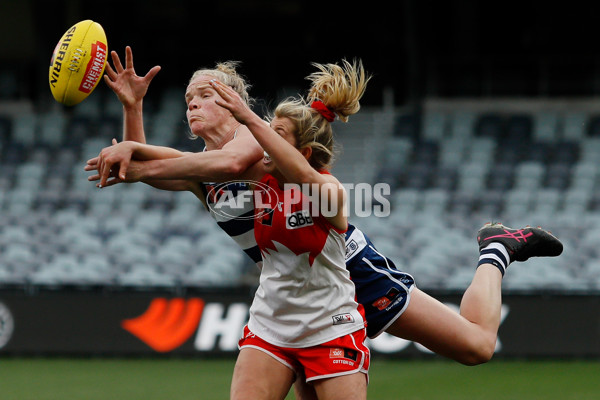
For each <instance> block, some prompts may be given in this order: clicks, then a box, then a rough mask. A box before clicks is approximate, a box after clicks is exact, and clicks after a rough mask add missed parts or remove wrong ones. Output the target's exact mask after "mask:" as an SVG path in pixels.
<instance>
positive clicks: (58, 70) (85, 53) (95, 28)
mask: <svg viewBox="0 0 600 400" xmlns="http://www.w3.org/2000/svg"><path fill="white" fill-rule="evenodd" d="M107 55H108V44H107V41H106V34H105V32H104V29H103V28H102V26H101V25H100V24H99V23H97V22H94V21H92V20H85V21H81V22H78V23H76V24H75V25H73V26H72V27H71V28H69V30H67V31H66V32H65V34H64V35H63V36H62V37H61V39H60V41H59V42H58V44H57V45H56V47H55V49H54V52H53V53H52V59H51V61H50V71H49V82H50V91H51V92H52V95H53V96H54V99H56V101H58V102H59V103H62V104H64V105H66V106H73V105H76V104H78V103H81V102H82V101H83V100H84V99H85V98H86V97H88V96H89V95H90V93H92V91H93V90H94V89H95V88H96V86H97V85H98V82H99V81H100V78H101V77H102V74H103V73H104V68H105V66H106V57H107Z"/></svg>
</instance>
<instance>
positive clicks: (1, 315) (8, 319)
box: [0, 303, 15, 349]
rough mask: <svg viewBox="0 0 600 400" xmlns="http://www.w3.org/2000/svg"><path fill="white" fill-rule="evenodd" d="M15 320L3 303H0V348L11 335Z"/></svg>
mask: <svg viewBox="0 0 600 400" xmlns="http://www.w3.org/2000/svg"><path fill="white" fill-rule="evenodd" d="M14 328H15V322H14V319H13V316H12V314H11V312H10V310H9V309H8V307H7V306H5V305H4V304H3V303H0V349H1V348H3V347H4V346H5V345H6V344H7V343H8V341H9V340H10V338H11V337H12V334H13V330H14Z"/></svg>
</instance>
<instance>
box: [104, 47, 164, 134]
mask: <svg viewBox="0 0 600 400" xmlns="http://www.w3.org/2000/svg"><path fill="white" fill-rule="evenodd" d="M111 57H112V60H113V64H114V69H113V68H112V67H111V65H110V63H106V74H105V75H104V81H105V82H106V85H107V86H108V87H109V88H111V89H112V91H113V92H115V94H116V95H117V97H118V98H119V101H120V102H121V103H122V104H123V140H133V141H136V142H140V143H145V142H146V137H145V134H144V120H143V110H142V109H143V100H144V96H145V95H146V93H147V92H148V87H149V86H150V82H152V79H154V77H155V76H156V74H158V72H159V71H160V69H161V67H160V66H158V65H157V66H155V67H153V68H152V69H150V71H148V73H147V74H146V75H145V76H138V75H137V74H136V73H135V69H134V67H133V52H132V51H131V47H129V46H127V47H126V48H125V68H123V65H122V64H121V60H120V59H119V55H118V54H117V52H116V51H112V52H111Z"/></svg>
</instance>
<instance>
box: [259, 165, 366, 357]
mask: <svg viewBox="0 0 600 400" xmlns="http://www.w3.org/2000/svg"><path fill="white" fill-rule="evenodd" d="M261 183H263V184H265V185H266V186H268V187H269V188H270V190H269V192H268V193H266V192H260V194H262V195H263V196H262V197H263V198H262V199H261V201H260V204H261V206H262V207H263V208H262V211H261V216H260V217H259V218H258V219H256V221H255V228H254V234H255V237H256V241H257V243H258V246H259V248H260V251H261V253H262V255H263V266H262V271H261V275H260V285H259V287H258V290H257V291H256V294H255V297H254V301H253V302H252V307H251V309H250V313H251V316H252V317H251V318H250V322H249V324H248V327H249V328H250V330H251V331H252V332H254V333H256V334H257V335H258V336H260V337H262V338H264V339H267V340H268V341H269V342H270V343H273V344H276V345H278V346H285V347H308V346H314V345H317V344H319V343H323V342H326V341H329V340H331V339H334V338H336V337H338V336H340V335H342V334H347V333H351V332H354V331H356V330H357V328H361V327H362V326H364V322H363V315H362V313H360V312H359V310H358V304H357V303H356V301H355V294H354V292H355V290H354V284H353V283H352V281H351V280H350V276H349V273H348V270H347V269H346V262H345V246H346V242H345V235H344V232H345V229H339V228H336V227H335V226H333V225H332V224H331V223H330V222H329V221H328V220H327V219H326V218H325V217H323V216H322V215H311V203H310V202H309V201H306V197H304V196H303V195H302V193H300V192H301V190H300V188H299V187H291V188H289V189H287V190H286V191H284V190H283V189H281V188H280V187H279V184H278V180H277V179H276V178H274V177H273V176H272V175H270V174H268V175H265V176H264V177H263V179H262V180H261ZM290 192H296V193H290ZM295 198H297V199H298V201H297V202H294V204H285V201H284V199H295ZM269 200H270V201H269Z"/></svg>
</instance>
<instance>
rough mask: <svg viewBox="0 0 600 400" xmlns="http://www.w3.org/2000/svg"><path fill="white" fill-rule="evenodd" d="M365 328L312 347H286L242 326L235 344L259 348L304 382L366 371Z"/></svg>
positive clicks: (367, 370) (240, 346)
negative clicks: (241, 334)
mask: <svg viewBox="0 0 600 400" xmlns="http://www.w3.org/2000/svg"><path fill="white" fill-rule="evenodd" d="M366 335H367V332H366V329H360V330H358V331H356V332H353V333H350V334H348V335H346V336H342V337H339V338H337V339H334V340H331V341H329V342H325V343H322V344H319V345H316V346H312V347H304V348H290V347H279V346H274V345H272V344H270V343H268V342H266V341H264V340H263V339H261V338H259V337H258V336H256V335H255V334H253V333H252V332H251V331H250V329H248V326H247V325H246V326H245V327H244V337H243V338H242V339H240V341H239V348H240V349H242V348H244V347H248V348H254V349H257V350H260V351H262V352H264V353H266V354H268V355H270V356H271V357H273V358H274V359H276V360H277V361H279V362H281V363H282V364H284V365H286V366H287V367H289V368H290V369H292V370H293V371H294V372H295V373H296V376H302V375H304V376H305V377H306V382H310V381H314V380H316V379H324V378H334V377H336V376H342V375H349V374H354V373H357V372H362V373H364V374H367V375H368V372H369V362H370V359H371V357H370V352H369V348H368V347H367V345H366V344H365V339H366V337H367V336H366Z"/></svg>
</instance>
